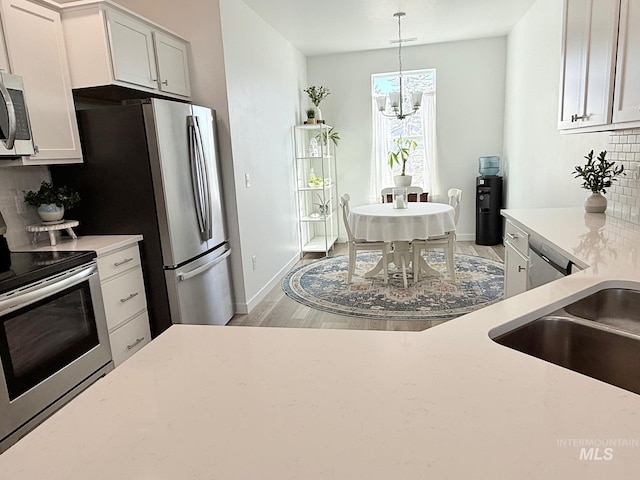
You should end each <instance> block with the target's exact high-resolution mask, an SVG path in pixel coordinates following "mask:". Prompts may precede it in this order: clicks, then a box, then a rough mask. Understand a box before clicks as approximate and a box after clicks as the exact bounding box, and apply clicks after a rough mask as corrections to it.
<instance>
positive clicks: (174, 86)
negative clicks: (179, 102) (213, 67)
mask: <svg viewBox="0 0 640 480" xmlns="http://www.w3.org/2000/svg"><path fill="white" fill-rule="evenodd" d="M153 39H154V44H155V47H156V59H157V63H158V84H159V86H160V90H162V91H163V92H167V93H175V94H176V95H183V96H185V97H189V96H190V95H191V87H190V81H189V61H188V47H187V44H185V43H184V42H181V41H179V40H177V39H175V38H173V37H170V36H168V35H165V34H163V33H161V32H153Z"/></svg>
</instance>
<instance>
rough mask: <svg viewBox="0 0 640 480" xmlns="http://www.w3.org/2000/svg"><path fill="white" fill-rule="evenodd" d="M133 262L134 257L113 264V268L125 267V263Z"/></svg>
mask: <svg viewBox="0 0 640 480" xmlns="http://www.w3.org/2000/svg"><path fill="white" fill-rule="evenodd" d="M131 261H133V257H130V258H125V259H124V260H122V261H121V262H115V263H114V264H113V266H114V267H119V266H120V265H124V264H125V263H129V262H131Z"/></svg>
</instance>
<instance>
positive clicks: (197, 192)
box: [187, 115, 207, 240]
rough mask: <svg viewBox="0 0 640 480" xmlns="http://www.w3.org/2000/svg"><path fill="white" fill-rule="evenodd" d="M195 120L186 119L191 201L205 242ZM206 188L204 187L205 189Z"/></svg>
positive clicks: (200, 170) (201, 185)
mask: <svg viewBox="0 0 640 480" xmlns="http://www.w3.org/2000/svg"><path fill="white" fill-rule="evenodd" d="M197 121H198V120H197V118H196V117H194V116H192V115H190V116H188V117H187V124H188V126H189V163H190V164H191V184H192V188H193V199H194V201H195V204H196V216H197V217H198V228H199V229H200V235H201V237H203V240H206V238H204V237H205V232H206V231H207V220H206V215H205V212H204V201H205V199H204V196H203V195H204V189H203V183H204V182H203V178H202V174H203V172H202V162H201V154H200V149H201V144H200V142H199V140H200V139H199V138H198V133H197V132H196V125H197ZM205 188H206V187H205Z"/></svg>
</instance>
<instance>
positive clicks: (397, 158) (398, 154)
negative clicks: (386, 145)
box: [387, 137, 418, 187]
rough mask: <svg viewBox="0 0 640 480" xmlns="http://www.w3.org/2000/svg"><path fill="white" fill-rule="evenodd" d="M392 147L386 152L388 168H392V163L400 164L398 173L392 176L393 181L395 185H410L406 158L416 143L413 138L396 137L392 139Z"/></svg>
mask: <svg viewBox="0 0 640 480" xmlns="http://www.w3.org/2000/svg"><path fill="white" fill-rule="evenodd" d="M394 144H395V145H394V148H393V150H390V151H389V153H388V154H387V158H388V160H389V168H391V169H392V170H393V167H394V165H396V164H399V165H402V170H401V172H400V175H395V176H394V177H393V183H394V184H395V186H396V187H408V186H410V185H411V180H412V177H411V175H407V174H406V166H407V160H409V156H410V155H411V152H412V151H413V150H415V149H416V147H417V146H418V144H417V143H416V142H415V141H414V140H409V139H403V138H402V137H399V138H396V139H395V141H394Z"/></svg>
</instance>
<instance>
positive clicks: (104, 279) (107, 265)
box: [97, 244, 151, 367]
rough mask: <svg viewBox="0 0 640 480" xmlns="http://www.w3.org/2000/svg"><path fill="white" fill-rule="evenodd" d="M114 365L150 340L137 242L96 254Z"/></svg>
mask: <svg viewBox="0 0 640 480" xmlns="http://www.w3.org/2000/svg"><path fill="white" fill-rule="evenodd" d="M97 263H98V273H99V275H100V284H101V287H102V297H103V301H104V309H105V313H106V316H107V328H108V331H109V341H110V343H111V353H112V355H113V363H114V366H116V367H117V366H118V365H120V364H121V363H122V362H124V361H125V360H126V359H128V358H129V357H130V356H131V355H133V354H134V353H135V352H137V351H138V350H140V349H141V348H142V347H143V346H144V345H146V344H147V343H149V342H150V341H151V331H150V328H149V315H148V313H147V300H146V295H145V289H144V281H143V277H142V267H141V264H140V252H139V250H138V245H137V244H135V245H133V246H128V247H125V248H122V249H120V250H116V251H115V252H110V253H108V254H106V255H102V256H98V261H97Z"/></svg>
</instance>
